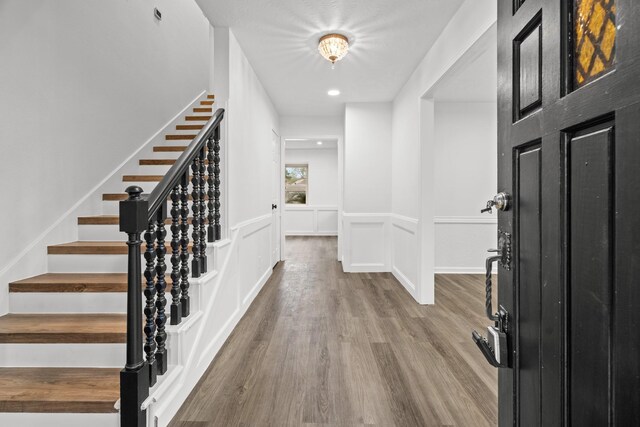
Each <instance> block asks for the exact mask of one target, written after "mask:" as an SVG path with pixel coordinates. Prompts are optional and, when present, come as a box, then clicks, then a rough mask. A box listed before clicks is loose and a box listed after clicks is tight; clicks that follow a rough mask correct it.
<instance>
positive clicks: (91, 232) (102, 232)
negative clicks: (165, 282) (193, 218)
mask: <svg viewBox="0 0 640 427" xmlns="http://www.w3.org/2000/svg"><path fill="white" fill-rule="evenodd" d="M205 227H206V226H205ZM165 229H166V230H167V236H166V237H165V241H166V242H167V243H171V224H165ZM192 231H193V230H192V227H191V225H190V226H189V239H191V232H192ZM143 237H144V236H143ZM78 239H79V240H88V241H110V242H124V241H126V239H127V235H126V234H125V233H123V232H122V231H120V226H118V225H115V224H109V225H79V226H78Z"/></svg>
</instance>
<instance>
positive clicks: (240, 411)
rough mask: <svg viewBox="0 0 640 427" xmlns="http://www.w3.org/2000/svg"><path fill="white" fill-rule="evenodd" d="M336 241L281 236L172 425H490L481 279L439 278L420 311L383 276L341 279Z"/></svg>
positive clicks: (490, 375) (491, 372) (492, 408)
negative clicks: (478, 343)
mask: <svg viewBox="0 0 640 427" xmlns="http://www.w3.org/2000/svg"><path fill="white" fill-rule="evenodd" d="M335 256H336V240H335V238H327V237H314V238H311V237H296V238H288V239H287V257H286V258H287V261H286V262H284V263H280V264H279V265H278V266H277V267H276V269H275V271H274V274H273V276H272V278H271V279H270V280H269V282H268V283H267V284H266V285H265V287H264V288H263V290H262V291H261V292H260V294H259V295H258V297H257V298H256V299H255V301H254V303H253V304H252V306H251V307H250V308H249V310H248V311H247V313H246V315H245V316H244V318H243V319H242V320H241V321H240V323H239V324H238V326H237V327H236V329H235V330H234V332H233V333H232V334H231V336H230V337H229V339H228V340H227V342H226V343H225V345H224V346H223V347H222V349H221V350H220V353H219V354H218V355H217V356H216V358H215V360H214V361H213V363H212V364H211V366H210V367H209V368H208V370H207V372H206V373H205V375H204V376H203V377H202V378H201V380H200V382H199V383H198V385H197V386H196V388H195V389H194V390H193V392H192V393H191V395H190V396H189V398H188V399H187V401H186V402H185V403H184V405H183V406H182V408H181V409H180V411H179V412H178V414H177V415H176V416H175V418H174V420H173V421H172V423H171V426H172V427H204V426H229V427H230V426H275V427H280V426H309V427H311V426H341V427H345V426H363V425H366V426H444V425H446V426H474V427H481V426H495V425H496V424H497V371H496V370H495V368H492V367H491V366H489V364H488V363H486V362H485V361H484V358H483V357H482V356H481V354H480V353H479V351H478V350H477V348H476V347H475V344H474V343H473V342H472V340H471V330H472V329H474V328H475V329H477V330H478V331H483V332H486V324H487V323H488V320H486V319H485V318H484V317H483V297H484V286H483V285H484V281H483V278H482V277H481V276H477V275H440V276H437V279H436V304H435V305H433V306H420V305H418V304H417V303H416V302H415V301H414V300H413V299H412V298H411V297H410V296H409V294H408V293H407V292H406V291H405V290H404V288H403V287H402V285H401V284H400V283H398V282H397V280H396V279H395V278H394V277H393V276H392V275H390V274H388V273H375V274H373V273H367V274H364V273H361V274H346V273H342V269H341V266H340V264H339V263H338V262H337V261H336V260H335Z"/></svg>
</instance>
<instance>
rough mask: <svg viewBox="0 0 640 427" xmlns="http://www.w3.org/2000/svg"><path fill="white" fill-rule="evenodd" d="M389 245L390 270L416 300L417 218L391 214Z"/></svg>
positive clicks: (417, 260) (417, 264)
mask: <svg viewBox="0 0 640 427" xmlns="http://www.w3.org/2000/svg"><path fill="white" fill-rule="evenodd" d="M391 245H392V251H391V272H392V273H393V275H394V276H395V277H396V279H398V281H399V282H400V283H402V285H403V286H404V287H405V288H406V289H407V292H409V293H410V294H411V296H413V298H415V299H416V300H417V299H418V295H417V284H418V266H419V261H420V260H419V259H418V254H419V250H418V220H417V219H415V218H409V217H405V216H401V215H396V214H391Z"/></svg>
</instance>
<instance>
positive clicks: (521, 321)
mask: <svg viewBox="0 0 640 427" xmlns="http://www.w3.org/2000/svg"><path fill="white" fill-rule="evenodd" d="M516 152H517V153H518V156H517V179H518V184H517V188H518V191H517V193H516V194H517V195H518V196H517V197H518V198H517V201H516V206H515V209H516V211H517V212H521V213H520V215H518V224H517V227H518V231H517V237H516V242H517V245H518V249H517V258H516V259H517V260H518V265H517V267H516V271H518V274H519V280H517V283H518V288H517V294H518V296H517V301H518V321H517V323H516V324H517V328H518V331H517V332H516V333H517V336H518V345H517V348H518V349H519V351H518V354H519V357H518V358H517V362H516V366H517V372H518V378H517V384H518V393H519V395H521V396H522V395H525V396H527V399H522V400H521V401H520V402H519V414H520V417H521V418H522V419H523V420H526V422H525V423H523V424H522V425H530V426H537V425H540V397H541V394H540V371H541V368H540V348H539V342H540V315H541V300H540V297H541V281H540V267H541V260H540V251H541V249H540V196H541V194H540V178H541V177H540V167H541V156H540V152H541V149H540V144H536V145H535V146H533V147H531V148H527V149H526V151H523V152H520V150H518V151H516Z"/></svg>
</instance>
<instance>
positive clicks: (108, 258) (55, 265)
mask: <svg viewBox="0 0 640 427" xmlns="http://www.w3.org/2000/svg"><path fill="white" fill-rule="evenodd" d="M47 259H48V263H49V272H50V273H126V272H127V255H48V258H47ZM142 265H143V266H144V259H142ZM143 268H144V267H143Z"/></svg>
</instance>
